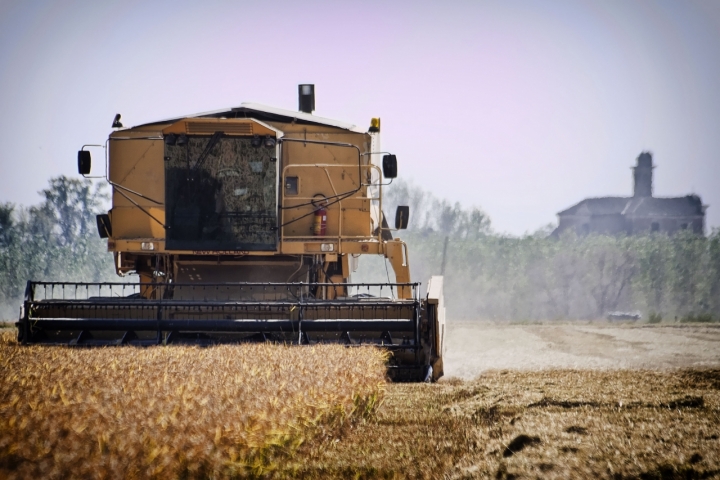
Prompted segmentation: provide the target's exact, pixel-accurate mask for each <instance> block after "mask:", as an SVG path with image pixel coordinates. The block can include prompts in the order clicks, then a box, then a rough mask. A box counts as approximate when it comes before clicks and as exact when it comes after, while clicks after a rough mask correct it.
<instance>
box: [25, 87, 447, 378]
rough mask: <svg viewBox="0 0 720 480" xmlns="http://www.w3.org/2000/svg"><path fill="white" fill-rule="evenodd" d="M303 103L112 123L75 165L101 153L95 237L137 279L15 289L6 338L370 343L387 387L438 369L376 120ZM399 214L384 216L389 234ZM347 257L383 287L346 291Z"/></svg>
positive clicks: (438, 296) (436, 299)
mask: <svg viewBox="0 0 720 480" xmlns="http://www.w3.org/2000/svg"><path fill="white" fill-rule="evenodd" d="M314 103H315V95H314V86H313V85H300V86H299V104H300V108H299V110H300V111H299V112H295V111H289V110H282V109H278V108H271V107H266V106H263V105H257V104H253V103H244V104H242V105H241V106H240V107H237V108H231V109H227V110H222V111H216V112H209V113H203V114H198V115H189V116H186V117H181V118H173V119H169V120H163V121H158V122H153V123H148V124H145V125H139V126H137V127H132V128H123V127H122V124H121V123H120V116H119V115H118V116H116V118H115V122H114V123H113V128H114V131H113V132H112V133H111V134H110V137H109V138H108V140H107V142H106V143H105V145H104V146H103V145H86V146H84V147H83V149H82V150H80V152H78V170H79V173H80V174H82V175H83V176H86V177H88V178H98V177H92V176H90V172H91V156H90V150H89V149H90V148H104V154H105V162H104V163H105V173H104V175H102V178H104V179H106V180H107V182H108V183H109V184H110V185H111V186H112V208H111V209H110V211H109V212H108V213H107V214H102V215H98V216H97V225H98V231H99V233H100V236H101V237H103V238H107V242H108V251H110V252H113V255H114V258H115V267H116V270H117V273H118V275H120V276H125V275H128V274H136V275H138V276H139V282H136V283H61V282H33V281H30V282H28V285H27V290H26V297H25V303H24V306H23V313H22V315H21V318H20V321H19V322H18V332H19V333H18V340H19V341H20V342H22V343H24V344H37V343H42V344H70V345H124V344H128V345H154V344H172V343H199V344H213V343H220V342H242V341H275V342H283V343H296V344H315V343H341V344H347V345H375V346H380V347H382V348H385V349H387V350H389V351H390V352H391V356H390V360H389V364H388V371H389V375H390V377H391V378H393V379H396V380H426V381H427V380H436V379H438V378H439V377H440V376H442V374H443V360H442V352H443V340H444V332H445V309H444V306H443V292H442V277H432V278H431V279H430V282H429V284H428V286H427V296H426V297H425V298H420V285H419V284H417V283H411V282H410V266H409V259H408V251H407V246H406V244H405V243H404V242H402V241H401V240H400V239H398V238H393V236H392V230H393V229H390V228H389V226H388V222H387V220H386V219H385V215H384V214H383V211H382V189H383V187H384V186H385V185H388V182H391V181H392V179H393V178H395V177H396V176H397V160H396V157H395V155H390V154H386V153H382V152H379V150H380V147H379V145H380V121H379V119H372V122H371V126H370V129H369V131H367V132H366V131H364V130H362V129H360V128H358V127H356V126H355V125H350V124H347V123H343V122H339V121H335V120H329V119H326V118H322V117H318V116H315V115H312V111H313V110H314ZM101 151H102V150H101ZM408 217H409V209H408V207H404V206H399V207H397V212H396V215H395V229H394V230H400V229H404V228H406V227H407V222H408ZM361 255H383V256H384V257H385V259H386V261H389V263H390V265H391V266H392V270H393V271H394V273H395V283H385V284H379V283H376V284H368V283H351V282H350V277H351V273H352V272H354V271H355V269H356V268H357V265H358V260H359V257H360V256H361ZM388 281H389V278H388Z"/></svg>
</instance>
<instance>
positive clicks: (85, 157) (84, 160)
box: [78, 150, 91, 175]
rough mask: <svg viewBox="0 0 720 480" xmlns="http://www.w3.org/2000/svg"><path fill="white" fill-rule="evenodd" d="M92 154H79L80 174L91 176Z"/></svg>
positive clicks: (85, 152) (85, 151)
mask: <svg viewBox="0 0 720 480" xmlns="http://www.w3.org/2000/svg"><path fill="white" fill-rule="evenodd" d="M90 165H91V160H90V152H88V151H87V150H80V151H79V152H78V173H79V174H80V175H88V174H90Z"/></svg>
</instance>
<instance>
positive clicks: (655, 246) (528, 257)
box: [358, 182, 720, 321]
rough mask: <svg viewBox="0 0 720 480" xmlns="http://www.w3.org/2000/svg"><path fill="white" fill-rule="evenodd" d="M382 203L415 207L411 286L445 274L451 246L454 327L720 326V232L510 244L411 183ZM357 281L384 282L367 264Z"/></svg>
mask: <svg viewBox="0 0 720 480" xmlns="http://www.w3.org/2000/svg"><path fill="white" fill-rule="evenodd" d="M391 189H394V190H391ZM386 199H387V201H386V202H385V204H384V205H385V206H384V207H383V208H384V210H385V211H386V212H387V213H390V212H392V209H393V208H394V205H396V204H404V205H409V206H410V226H409V229H408V231H406V232H399V234H400V236H401V237H402V239H403V240H405V241H406V242H407V243H408V246H409V260H410V265H411V275H412V278H413V281H418V282H423V283H426V282H427V281H428V279H429V278H430V276H431V275H439V274H440V271H441V266H442V264H443V258H442V255H443V244H444V242H445V238H446V237H448V238H449V243H448V249H447V258H446V261H445V272H444V276H445V283H444V285H445V301H446V305H447V309H448V314H449V316H450V318H455V319H458V318H467V319H496V320H524V321H534V320H549V319H599V318H604V317H605V316H606V315H607V313H608V312H612V311H621V312H638V311H639V312H643V313H644V314H645V315H647V314H648V313H649V312H654V313H655V315H656V317H653V318H662V317H663V316H664V317H666V318H672V317H673V316H678V317H685V316H687V315H694V317H692V318H699V317H697V316H698V315H712V316H714V317H720V230H716V231H714V232H712V233H711V234H710V235H709V236H707V237H704V236H698V235H696V234H693V233H692V232H687V231H684V232H680V233H679V234H677V235H674V236H667V235H658V234H651V235H645V236H632V237H625V236H603V235H590V236H586V237H578V236H575V235H573V234H567V235H562V236H560V237H554V236H552V235H550V233H551V229H550V228H548V227H545V228H543V229H542V230H540V231H538V232H536V233H535V234H532V235H525V236H522V237H510V236H505V235H498V234H495V233H493V232H492V230H491V229H490V220H489V219H488V218H487V216H486V215H484V214H483V213H482V211H481V210H480V209H478V208H471V209H462V208H461V207H460V206H459V205H457V204H456V205H455V206H451V205H450V204H449V203H448V202H447V201H441V200H438V199H436V198H435V197H434V196H433V195H432V194H431V193H429V192H425V191H423V190H421V189H419V188H417V187H414V186H412V185H409V184H407V183H403V182H396V183H395V184H394V185H393V186H392V187H389V188H388V191H387V192H386ZM390 223H391V224H392V222H390ZM371 270H374V272H372V271H371ZM378 272H380V273H381V275H378ZM358 273H359V277H360V278H361V279H363V280H365V279H366V278H373V280H374V281H383V280H385V278H384V277H385V275H386V274H385V271H384V268H383V267H382V265H380V266H379V268H378V264H377V262H371V261H367V260H366V259H365V257H363V259H362V261H361V267H360V270H359V272H358ZM389 278H390V280H392V272H391V273H390V275H389ZM703 318H705V317H703Z"/></svg>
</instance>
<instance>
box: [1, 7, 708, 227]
mask: <svg viewBox="0 0 720 480" xmlns="http://www.w3.org/2000/svg"><path fill="white" fill-rule="evenodd" d="M719 52H720V2H714V1H698V2H690V1H683V2H678V1H655V0H653V1H633V2H628V1H624V0H623V1H602V2H600V1H587V2H583V1H567V2H565V1H552V2H540V1H478V2H470V1H463V2H451V1H449V2H442V3H441V2H419V1H413V2H410V1H406V2H373V1H363V2H314V1H303V2H289V1H288V2H271V1H265V2H242V1H240V2H217V1H205V2H132V1H123V2H105V1H103V2H89V1H88V2H67V1H63V2H41V1H33V2H23V1H6V0H3V1H1V2H0V141H1V145H2V149H1V151H2V155H1V156H0V202H8V201H9V202H14V203H18V204H24V205H31V204H35V203H38V202H39V201H40V197H39V196H38V194H37V192H38V191H39V190H41V189H43V188H45V187H46V185H47V181H48V179H49V178H50V177H52V176H56V175H61V174H64V175H68V176H73V177H76V176H77V171H76V151H77V150H78V149H79V148H80V147H81V146H82V145H83V144H95V143H103V142H104V140H105V139H106V138H107V135H108V134H109V133H110V131H111V128H110V125H111V123H112V120H113V117H114V115H115V114H116V113H121V114H122V121H123V123H124V124H125V126H133V125H138V124H141V123H146V122H150V121H153V120H158V119H163V118H167V117H172V116H176V115H182V114H190V113H197V112H203V111H208V110H214V109H220V108H225V107H232V106H238V105H239V104H240V103H242V102H257V103H262V104H266V105H271V106H276V107H281V108H287V109H297V85H298V84H299V83H314V84H315V85H316V108H317V110H316V112H315V113H316V114H317V115H321V116H324V117H329V118H336V119H339V120H344V121H348V122H351V123H355V124H357V125H359V126H361V127H363V128H365V127H367V126H369V123H370V118H371V117H376V116H379V117H381V119H382V146H383V149H384V150H389V151H392V152H393V153H395V154H396V155H397V156H398V161H399V164H400V165H399V173H400V176H401V177H403V178H405V179H408V180H411V181H413V182H414V183H415V184H416V185H418V186H420V187H422V188H424V189H426V190H430V191H432V192H433V193H434V194H435V195H436V196H438V197H440V198H447V199H449V200H451V201H453V202H454V201H458V202H460V203H461V204H463V205H465V206H471V205H476V206H480V207H481V208H482V209H483V210H485V211H486V212H487V213H488V215H489V216H490V218H491V220H492V224H493V228H494V229H495V230H497V231H499V232H507V233H511V234H522V233H525V232H532V231H534V230H536V229H538V228H540V227H542V226H543V225H546V224H548V223H550V222H555V221H556V218H557V217H556V215H555V214H556V213H557V212H558V211H560V210H563V209H565V208H567V207H569V206H571V205H573V204H575V203H577V202H578V201H580V200H581V199H583V198H586V197H595V196H604V195H631V192H632V182H631V170H630V167H631V166H632V165H633V164H634V162H635V158H636V157H637V156H638V154H640V152H641V151H643V150H649V151H652V152H653V154H654V161H655V163H656V165H657V168H656V169H655V172H654V173H655V182H654V184H655V195H657V196H676V195H686V194H690V193H696V194H698V195H700V196H701V197H702V199H703V203H705V204H707V205H709V208H708V211H707V214H708V216H707V226H708V228H707V230H708V231H709V230H710V228H712V227H718V226H720V188H718V184H719V183H720V182H719V180H720V156H719V155H720V134H718V132H720V89H718V86H717V83H718V80H720V53H719Z"/></svg>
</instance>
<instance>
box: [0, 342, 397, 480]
mask: <svg viewBox="0 0 720 480" xmlns="http://www.w3.org/2000/svg"><path fill="white" fill-rule="evenodd" d="M14 335H15V332H14V331H7V330H6V331H5V332H3V333H2V334H0V370H1V371H2V379H1V381H0V477H3V478H43V479H51V478H68V477H75V478H78V477H81V478H209V477H211V478H227V477H237V476H241V477H244V476H267V475H272V474H273V472H274V471H275V470H276V469H277V468H278V465H279V464H281V463H282V462H283V459H286V458H289V457H291V456H292V455H293V452H295V451H296V450H297V449H298V447H299V446H301V445H302V444H303V442H305V441H307V440H308V439H309V438H312V437H313V436H316V435H326V434H327V433H328V432H331V431H333V430H334V429H337V428H339V427H340V426H341V425H342V424H343V423H344V422H347V421H348V420H351V419H353V418H362V417H366V416H368V415H372V414H373V412H374V411H375V409H376V407H377V406H378V404H379V403H380V402H381V401H382V397H383V394H384V391H385V367H384V363H385V356H384V355H385V354H384V353H382V352H380V351H378V350H376V349H371V348H358V349H349V348H344V347H342V346H331V345H325V346H309V347H288V346H282V345H271V344H253V345H241V346H214V347H209V348H199V347H179V346H173V347H150V348H133V347H111V348H95V349H77V348H65V347H42V346H33V347H20V346H18V345H17V344H16V342H15V340H14ZM285 474H287V471H286V472H285Z"/></svg>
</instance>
